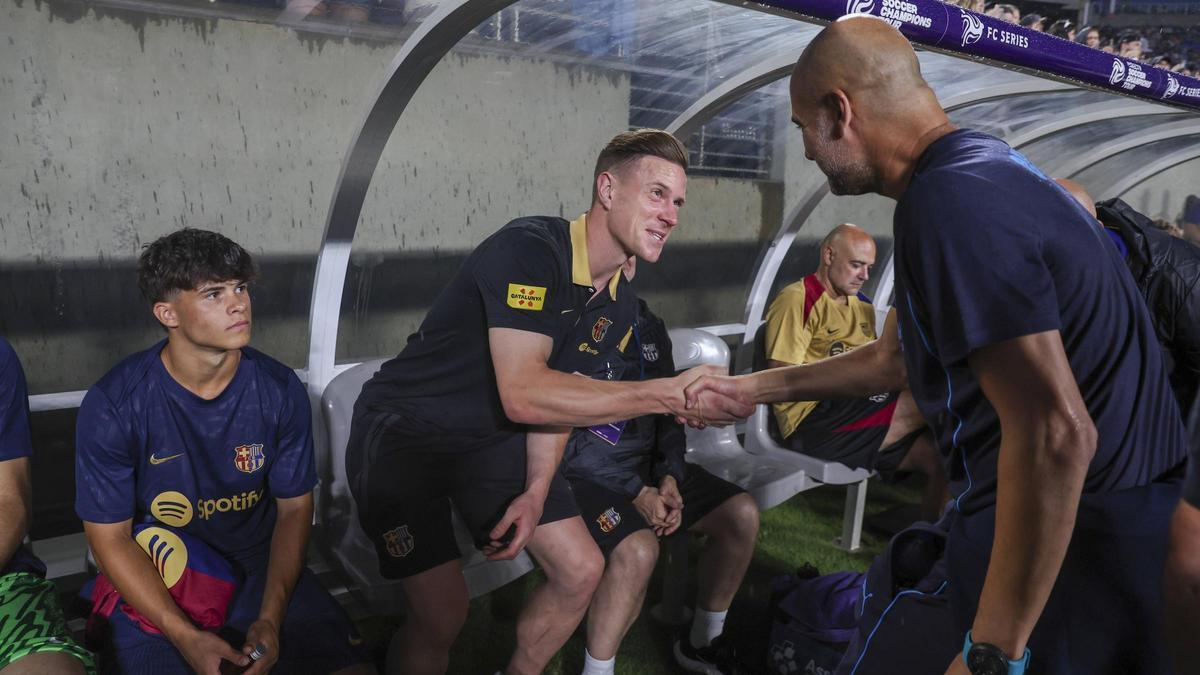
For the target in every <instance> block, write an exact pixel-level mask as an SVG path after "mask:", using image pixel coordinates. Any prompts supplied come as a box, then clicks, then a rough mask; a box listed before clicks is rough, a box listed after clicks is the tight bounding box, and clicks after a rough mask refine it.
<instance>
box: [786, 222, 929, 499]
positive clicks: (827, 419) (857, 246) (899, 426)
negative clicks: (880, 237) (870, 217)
mask: <svg viewBox="0 0 1200 675" xmlns="http://www.w3.org/2000/svg"><path fill="white" fill-rule="evenodd" d="M820 253H821V262H820V265H819V266H818V267H817V271H816V272H814V273H812V274H810V275H808V276H807V277H804V278H803V279H801V280H800V281H797V282H796V283H794V284H791V285H790V286H787V287H786V288H784V289H783V290H782V291H780V293H779V295H778V296H777V297H776V298H775V300H774V301H773V302H772V303H771V306H770V308H769V309H768V310H767V324H766V325H767V333H766V357H767V367H768V368H779V367H782V366H791V365H798V364H802V363H812V362H814V361H821V360H823V359H827V358H829V357H831V356H837V355H838V354H842V353H844V352H848V351H850V350H852V349H854V348H855V347H859V346H862V345H864V344H866V343H868V342H871V341H872V340H874V339H875V308H874V307H873V306H872V305H871V300H870V298H868V297H867V296H866V295H864V294H863V293H862V290H861V289H862V286H863V284H864V283H866V281H867V279H868V278H869V276H870V270H871V267H872V266H873V265H874V264H875V241H874V240H873V239H871V235H869V234H867V233H866V232H864V231H863V230H861V229H859V228H858V227H855V226H854V225H850V224H842V225H838V226H837V227H835V228H833V230H832V231H831V232H830V233H829V234H828V235H826V236H825V239H823V240H822V241H821V250H820ZM772 407H773V408H774V411H775V420H776V422H778V424H779V432H780V434H781V435H782V436H783V440H784V445H786V446H787V447H790V448H791V449H793V450H798V451H801V452H803V453H804V454H806V455H810V456H813V457H819V458H821V459H827V460H832V461H836V462H840V463H842V464H845V465H846V466H849V467H852V468H856V469H857V468H869V469H874V470H876V471H878V472H879V473H880V475H882V476H883V477H884V478H890V477H891V476H892V475H894V474H895V473H896V472H897V471H917V472H919V473H923V474H925V475H926V476H928V477H929V482H928V483H927V487H926V491H925V498H924V500H923V503H922V511H921V514H922V517H924V518H926V519H928V520H936V519H937V516H938V514H939V512H940V511H941V507H942V505H943V504H945V501H946V496H945V494H946V478H945V472H944V470H943V468H942V465H941V460H940V459H939V458H938V455H937V450H936V449H935V448H934V445H933V438H932V436H931V435H930V433H929V431H928V428H927V427H926V425H925V420H924V419H923V418H922V417H921V414H920V413H919V412H918V411H917V407H916V404H915V403H914V402H913V398H912V394H910V393H909V392H908V391H907V390H905V391H901V392H882V393H879V394H877V395H875V396H871V397H868V398H862V399H837V400H828V401H797V402H792V403H776V404H774V405H773V406H772Z"/></svg>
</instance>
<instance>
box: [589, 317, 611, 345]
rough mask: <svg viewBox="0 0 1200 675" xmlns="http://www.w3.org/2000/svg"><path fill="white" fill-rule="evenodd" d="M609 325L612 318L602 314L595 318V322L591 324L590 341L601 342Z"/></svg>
mask: <svg viewBox="0 0 1200 675" xmlns="http://www.w3.org/2000/svg"><path fill="white" fill-rule="evenodd" d="M611 325H612V319H609V318H607V317H603V316H602V317H600V318H599V319H596V323H595V324H594V325H593V326H592V342H602V341H603V340H604V336H605V334H607V333H608V327H609V326H611Z"/></svg>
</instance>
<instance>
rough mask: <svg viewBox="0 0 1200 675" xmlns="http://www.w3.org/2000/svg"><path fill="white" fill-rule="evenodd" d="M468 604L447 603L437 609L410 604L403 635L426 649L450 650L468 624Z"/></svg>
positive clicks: (398, 634)
mask: <svg viewBox="0 0 1200 675" xmlns="http://www.w3.org/2000/svg"><path fill="white" fill-rule="evenodd" d="M468 608H469V604H468V603H459V602H447V603H444V604H440V605H438V606H436V607H417V606H415V605H413V604H412V603H410V604H409V615H408V618H407V621H406V622H405V625H404V630H403V631H401V633H397V637H399V636H400V635H401V634H403V635H404V638H405V639H407V640H409V641H415V642H416V643H418V644H421V645H423V646H425V647H431V648H434V649H439V650H449V649H450V647H451V646H452V645H453V644H454V640H455V639H456V638H457V637H458V633H459V631H461V630H462V627H463V625H464V624H465V623H466V622H467V610H468Z"/></svg>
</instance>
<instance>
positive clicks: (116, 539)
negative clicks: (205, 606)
mask: <svg viewBox="0 0 1200 675" xmlns="http://www.w3.org/2000/svg"><path fill="white" fill-rule="evenodd" d="M132 523H133V521H132V520H124V521H121V522H119V523H90V522H87V521H84V523H83V530H84V532H85V533H86V534H87V540H88V545H89V546H90V547H91V549H92V553H94V554H95V556H96V564H97V565H99V566H100V570H101V571H102V572H104V574H105V576H107V577H108V579H109V581H111V582H112V585H113V586H114V587H115V588H116V589H117V592H118V593H120V594H121V599H122V600H124V601H125V602H126V603H128V604H130V605H132V606H133V607H134V609H136V610H137V611H138V612H140V613H141V614H142V616H144V617H146V618H147V619H148V620H149V621H150V622H151V623H152V624H154V625H155V626H157V627H158V629H159V630H161V631H162V632H163V634H164V635H166V636H167V639H168V640H170V641H171V644H173V645H175V647H176V648H177V649H179V651H180V652H181V653H182V654H183V656H184V658H185V659H187V661H188V664H189V665H191V667H192V668H193V669H194V670H196V671H197V672H200V673H203V674H204V675H210V674H211V675H216V673H217V672H218V668H219V667H220V661H221V660H222V659H224V660H227V661H232V662H234V663H237V664H239V665H245V661H246V659H245V658H244V657H243V656H242V655H241V654H239V653H238V652H237V651H235V650H234V649H233V648H232V647H230V646H229V645H228V644H227V643H226V642H225V641H224V640H222V639H221V638H219V637H217V636H216V635H214V634H212V633H206V632H205V631H202V630H200V629H199V628H197V627H196V626H195V625H193V624H192V622H191V620H190V619H189V618H188V617H187V615H185V614H184V613H183V610H182V609H180V608H179V605H177V604H175V600H174V599H173V598H172V597H171V594H170V592H168V591H167V586H166V584H164V583H163V579H162V577H161V576H159V574H158V571H157V570H156V569H155V568H154V563H153V562H151V560H150V556H148V555H146V552H145V551H143V550H142V548H141V547H140V546H138V544H137V542H135V541H134V540H133V538H132V536H131V532H132Z"/></svg>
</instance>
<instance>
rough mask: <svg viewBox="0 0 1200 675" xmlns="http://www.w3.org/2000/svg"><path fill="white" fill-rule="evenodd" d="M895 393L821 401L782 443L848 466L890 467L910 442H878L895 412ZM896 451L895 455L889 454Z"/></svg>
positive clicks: (819, 457)
mask: <svg viewBox="0 0 1200 675" xmlns="http://www.w3.org/2000/svg"><path fill="white" fill-rule="evenodd" d="M897 397H898V396H897V394H896V393H894V392H893V393H888V394H879V395H878V396H872V397H870V398H853V399H831V400H826V401H821V402H820V403H818V404H817V407H815V408H813V409H812V412H810V413H809V414H808V416H806V417H805V418H804V420H803V421H802V422H800V426H798V427H796V431H794V432H793V433H792V435H791V436H789V437H788V438H787V439H785V440H784V445H786V446H788V447H789V448H791V449H792V450H796V451H799V452H803V453H804V454H806V455H809V456H810V457H816V458H818V459H824V460H828V461H831V462H840V463H842V464H845V465H846V466H848V467H850V468H852V469H873V470H874V469H879V470H889V469H891V470H894V469H895V467H896V466H898V465H899V464H900V460H902V459H904V454H905V453H907V452H908V448H909V446H911V445H912V443H911V442H909V443H905V444H901V443H894V444H892V445H890V446H888V451H889V452H887V453H881V452H880V449H879V446H880V445H881V444H882V443H883V439H884V437H885V436H887V432H888V427H889V426H891V424H892V415H893V414H894V413H895V412H896V399H897ZM897 453H898V454H899V457H895V456H893V455H895V454H897Z"/></svg>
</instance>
